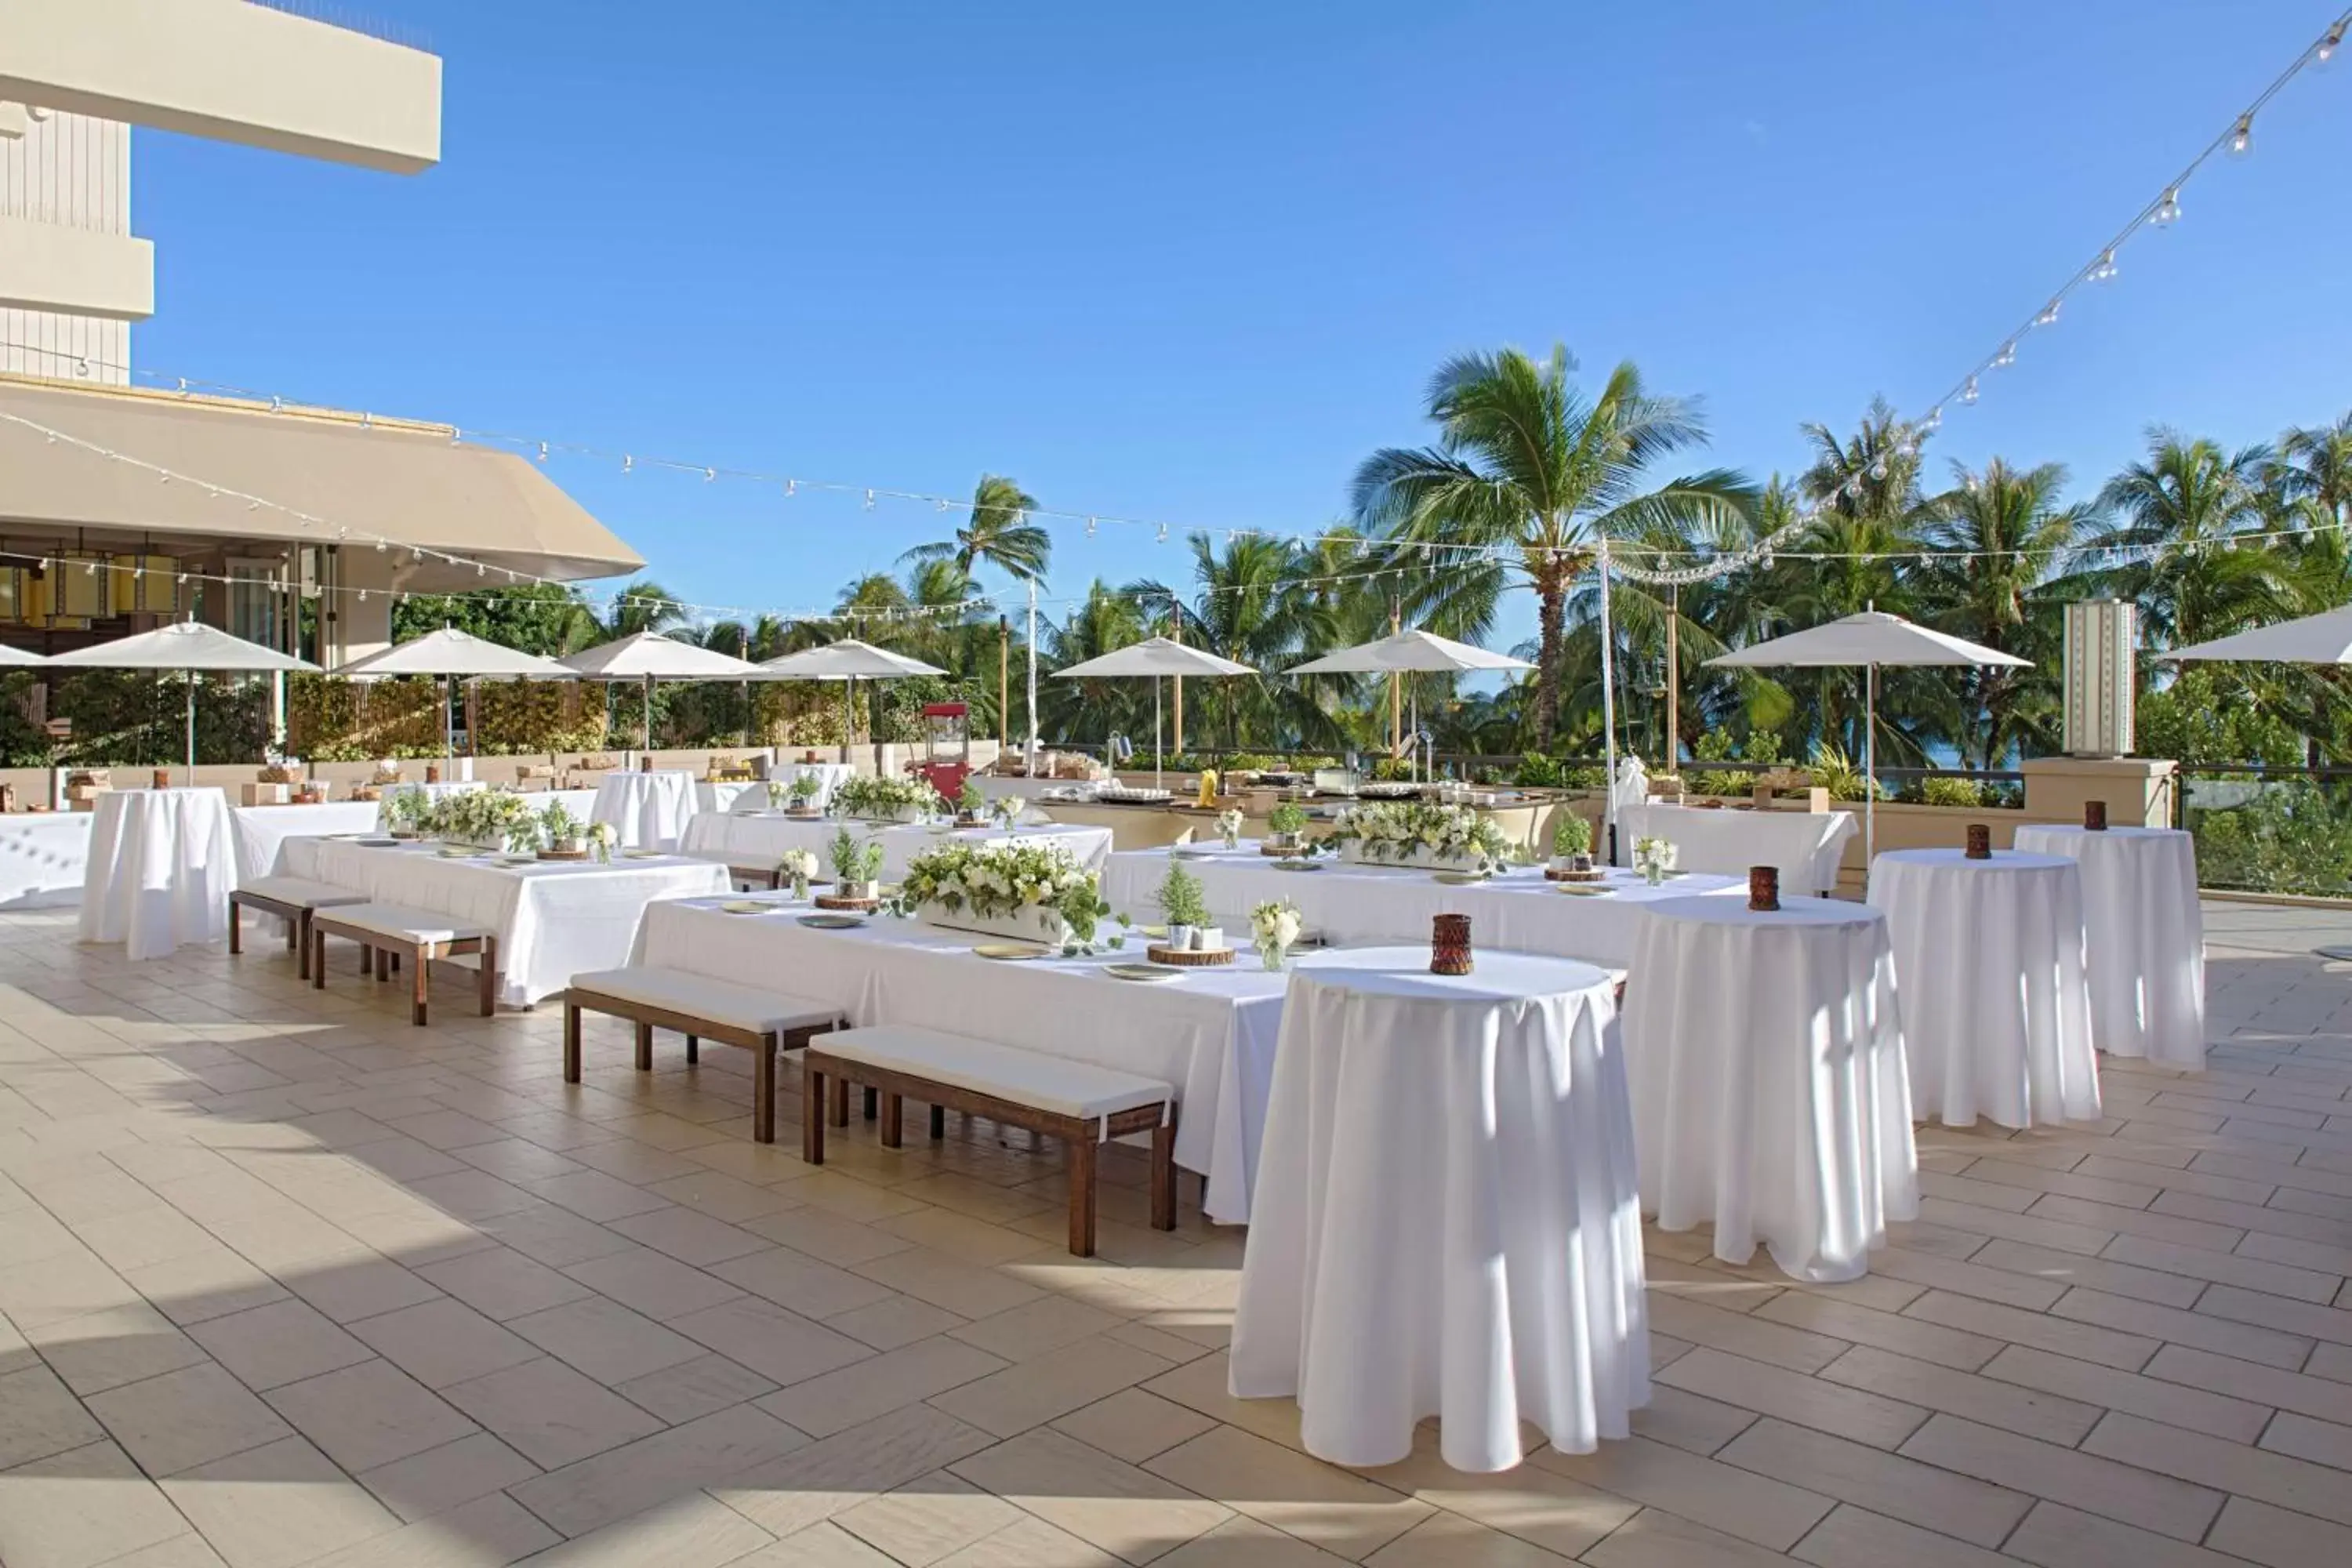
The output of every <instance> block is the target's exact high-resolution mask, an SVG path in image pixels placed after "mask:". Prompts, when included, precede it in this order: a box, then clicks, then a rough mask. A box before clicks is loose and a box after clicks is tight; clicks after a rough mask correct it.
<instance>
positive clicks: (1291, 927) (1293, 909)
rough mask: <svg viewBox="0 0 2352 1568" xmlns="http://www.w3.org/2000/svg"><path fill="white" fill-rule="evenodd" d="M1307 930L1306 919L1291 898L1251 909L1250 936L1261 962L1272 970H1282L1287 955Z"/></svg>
mask: <svg viewBox="0 0 2352 1568" xmlns="http://www.w3.org/2000/svg"><path fill="white" fill-rule="evenodd" d="M1306 929H1307V921H1306V918H1305V917H1304V916H1302V915H1301V914H1300V913H1299V912H1298V906H1297V904H1294V903H1292V902H1291V901H1290V900H1288V899H1269V900H1266V901H1265V903H1262V904H1259V905H1257V906H1256V907H1255V908H1254V909H1252V910H1250V935H1251V936H1252V937H1253V938H1255V940H1256V942H1257V955H1258V960H1259V962H1260V963H1264V964H1265V967H1267V968H1268V969H1280V968H1281V967H1282V959H1283V955H1284V954H1285V953H1286V952H1289V951H1290V946H1291V944H1292V943H1293V942H1297V940H1298V937H1299V933H1300V932H1301V931H1305V930H1306Z"/></svg>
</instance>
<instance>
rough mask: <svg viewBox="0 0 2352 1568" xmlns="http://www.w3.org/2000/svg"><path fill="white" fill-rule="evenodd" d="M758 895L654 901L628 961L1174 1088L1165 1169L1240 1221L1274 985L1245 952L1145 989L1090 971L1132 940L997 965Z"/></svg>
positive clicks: (1272, 1021)
mask: <svg viewBox="0 0 2352 1568" xmlns="http://www.w3.org/2000/svg"><path fill="white" fill-rule="evenodd" d="M713 869H716V868H713ZM765 901H769V902H772V903H775V904H776V905H777V906H778V910H779V912H778V913H776V914H772V915H730V914H728V913H725V912H724V911H722V910H718V909H716V908H713V907H709V906H707V905H702V904H699V903H664V904H656V905H655V906H654V907H653V908H651V909H649V910H646V922H645V936H644V939H643V940H642V941H641V942H639V944H638V947H639V958H638V960H637V962H640V963H658V964H664V965H667V966H668V967H671V968H675V969H684V970H688V971H691V972H692V973H697V974H708V975H710V976H713V977H714V978H717V979H722V980H734V981H739V982H742V983H745V984H764V985H772V986H774V987H776V988H778V989H780V990H784V991H789V992H791V993H792V994H794V995H800V996H808V997H812V998H814V999H816V1000H818V1001H824V1002H831V1003H833V1004H835V1005H837V1006H839V1007H840V1008H841V1009H842V1010H843V1011H844V1012H845V1013H846V1014H847V1015H848V1016H849V1017H850V1018H851V1019H852V1020H854V1021H855V1022H856V1023H858V1024H861V1025H863V1024H911V1025H916V1026H921V1027H925V1028H932V1029H942V1030H946V1031H948V1032H949V1033H951V1034H959V1035H970V1036H973V1037H977V1038H980V1039H984V1040H992V1041H994V1042H996V1043H998V1044H1000V1045H1008V1046H1021V1047H1026V1048H1027V1049H1030V1050H1034V1051H1044V1052H1046V1053H1047V1054H1049V1055H1052V1056H1057V1057H1066V1058H1070V1059H1072V1060H1074V1061H1085V1062H1097V1063H1100V1064H1101V1065H1103V1066H1105V1067H1113V1068H1121V1069H1124V1070H1126V1071H1129V1072H1136V1073H1144V1074H1148V1075H1150V1077H1152V1078H1156V1079H1162V1080H1164V1081H1165V1082H1168V1083H1171V1084H1173V1085H1175V1086H1176V1093H1177V1096H1178V1100H1179V1103H1180V1106H1181V1110H1180V1113H1179V1119H1178V1121H1177V1126H1176V1163H1178V1164H1180V1165H1181V1166H1183V1167H1184V1168H1185V1169H1186V1170H1188V1171H1197V1172H1199V1173H1202V1175H1204V1176H1206V1177H1207V1178H1208V1201H1207V1205H1206V1206H1207V1210H1208V1214H1209V1217H1210V1218H1212V1219H1215V1220H1220V1221H1223V1222H1224V1223H1226V1224H1230V1225H1241V1224H1244V1223H1246V1222H1247V1221H1248V1219H1249V1217H1250V1197H1249V1194H1250V1173H1251V1170H1252V1168H1253V1166H1254V1164H1255V1159H1256V1154H1257V1147H1258V1139H1259V1136H1260V1134H1261V1133H1262V1132H1263V1131H1264V1129H1265V1095H1266V1089H1267V1085H1268V1084H1269V1082H1270V1081H1271V1079H1272V1078H1273V1074H1274V1047H1275V1036H1276V1029H1277V1027H1278V1026H1279V1024H1280V1022H1281V1016H1282V990H1283V984H1284V978H1285V977H1284V976H1282V975H1280V974H1268V973H1265V972H1264V971H1263V970H1261V969H1260V968H1259V967H1258V963H1257V959H1256V956H1255V954H1254V953H1246V952H1245V953H1244V954H1242V955H1241V957H1240V958H1239V959H1238V960H1236V962H1235V963H1234V964H1233V965H1232V966H1231V967H1228V968H1215V969H1198V970H1191V971H1187V972H1186V973H1185V974H1184V975H1183V977H1182V978H1181V979H1178V980H1173V981H1167V982H1163V983H1160V984H1144V983H1139V982H1131V981H1123V980H1117V979H1113V978H1112V977H1110V976H1108V975H1107V974H1104V973H1101V971H1102V968H1103V966H1104V965H1105V964H1106V963H1116V962H1119V961H1122V960H1123V961H1127V962H1137V961H1139V960H1141V958H1142V957H1143V953H1142V951H1141V943H1140V942H1132V943H1130V944H1129V950H1128V951H1127V952H1121V953H1113V954H1110V955H1108V956H1107V957H1097V958H1078V959H1060V958H1056V959H1046V960H1041V961H1034V962H1027V963H1000V962H995V961H992V960H989V959H985V958H978V957H975V956H973V954H972V953H971V951H970V950H971V947H972V945H973V944H974V943H977V942H987V941H989V940H990V939H989V938H987V937H984V936H976V935H973V934H971V933H970V932H966V931H948V930H944V929H942V928H940V927H937V926H931V925H927V924H924V923H922V922H920V921H896V920H877V921H872V922H870V923H868V924H867V925H866V926H864V927H861V928H860V929H858V930H856V931H815V930H812V929H810V928H808V927H805V926H803V925H801V924H800V923H799V922H798V921H797V920H796V919H795V918H794V915H793V913H790V912H784V911H787V910H798V911H799V912H805V907H804V906H793V905H792V904H790V903H789V902H788V901H787V900H784V899H783V898H782V897H781V896H779V895H767V896H766V900H765Z"/></svg>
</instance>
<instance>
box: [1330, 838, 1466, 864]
mask: <svg viewBox="0 0 2352 1568" xmlns="http://www.w3.org/2000/svg"><path fill="white" fill-rule="evenodd" d="M1475 858H1476V857H1475V856H1471V855H1462V856H1456V857H1454V858H1452V859H1444V858H1440V857H1439V856H1438V854H1437V852H1436V851H1435V850H1433V849H1429V848H1424V847H1420V846H1415V847H1413V848H1412V849H1411V850H1409V851H1407V852H1406V853H1404V854H1402V855H1400V856H1394V857H1391V858H1382V857H1381V856H1378V855H1367V854H1365V853H1364V847H1363V846H1362V845H1361V844H1359V843H1355V842H1353V841H1350V842H1349V843H1346V844H1342V845H1341V846H1339V862H1340V864H1341V865H1344V866H1399V867H1403V868H1407V869H1410V870H1421V871H1466V870H1468V869H1469V868H1470V866H1471V862H1472V861H1473V860H1475Z"/></svg>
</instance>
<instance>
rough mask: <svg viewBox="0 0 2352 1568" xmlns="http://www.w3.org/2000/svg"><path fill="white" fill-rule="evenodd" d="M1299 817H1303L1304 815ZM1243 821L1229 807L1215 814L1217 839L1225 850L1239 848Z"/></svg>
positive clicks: (1239, 814) (1238, 813)
mask: <svg viewBox="0 0 2352 1568" xmlns="http://www.w3.org/2000/svg"><path fill="white" fill-rule="evenodd" d="M1300 815H1301V816H1305V813H1303V812H1302V813H1301V814H1300ZM1243 821H1244V818H1243V816H1242V814H1241V813H1240V812H1238V811H1235V810H1234V809H1232V808H1231V807H1227V808H1226V809H1225V810H1223V811H1221V812H1219V813H1217V837H1220V838H1222V839H1223V840H1224V841H1225V847H1226V848H1228V849H1238V848H1240V847H1241V844H1242V824H1243Z"/></svg>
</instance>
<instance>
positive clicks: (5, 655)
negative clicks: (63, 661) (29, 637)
mask: <svg viewBox="0 0 2352 1568" xmlns="http://www.w3.org/2000/svg"><path fill="white" fill-rule="evenodd" d="M48 662H49V661H48V660H47V659H46V658H42V657H41V656H40V655H39V654H37V653H26V651H25V650H24V649H23V648H20V647H9V646H8V645H7V644H6V643H4V642H0V665H6V666H8V667H10V668H16V669H25V668H31V667H32V666H34V665H39V664H47V663H48Z"/></svg>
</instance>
